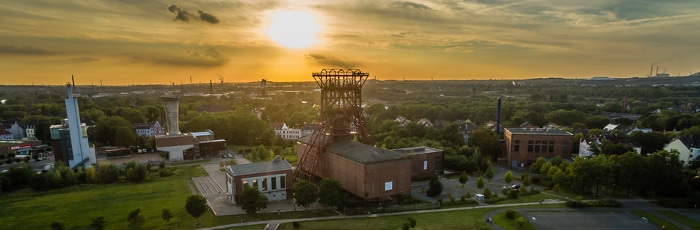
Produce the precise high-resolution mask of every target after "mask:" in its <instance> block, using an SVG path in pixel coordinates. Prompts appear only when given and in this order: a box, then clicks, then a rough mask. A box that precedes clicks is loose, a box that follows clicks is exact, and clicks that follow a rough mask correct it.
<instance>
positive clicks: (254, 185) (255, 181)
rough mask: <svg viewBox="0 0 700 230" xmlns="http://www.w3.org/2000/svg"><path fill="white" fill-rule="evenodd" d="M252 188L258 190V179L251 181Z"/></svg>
mask: <svg viewBox="0 0 700 230" xmlns="http://www.w3.org/2000/svg"><path fill="white" fill-rule="evenodd" d="M253 188H258V179H253Z"/></svg>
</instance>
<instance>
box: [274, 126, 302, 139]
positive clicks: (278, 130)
mask: <svg viewBox="0 0 700 230" xmlns="http://www.w3.org/2000/svg"><path fill="white" fill-rule="evenodd" d="M270 126H271V128H272V130H274V131H275V134H277V136H280V137H282V139H285V140H296V139H299V138H301V137H302V131H301V129H293V128H289V126H287V124H286V123H272V124H270Z"/></svg>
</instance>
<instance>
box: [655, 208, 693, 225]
mask: <svg viewBox="0 0 700 230" xmlns="http://www.w3.org/2000/svg"><path fill="white" fill-rule="evenodd" d="M657 212H658V213H661V215H664V216H666V217H668V218H671V219H672V220H675V221H677V222H678V223H681V224H683V225H685V226H688V227H690V228H692V229H700V222H697V221H695V220H693V219H690V218H688V217H686V216H684V215H681V214H679V213H677V212H674V211H657Z"/></svg>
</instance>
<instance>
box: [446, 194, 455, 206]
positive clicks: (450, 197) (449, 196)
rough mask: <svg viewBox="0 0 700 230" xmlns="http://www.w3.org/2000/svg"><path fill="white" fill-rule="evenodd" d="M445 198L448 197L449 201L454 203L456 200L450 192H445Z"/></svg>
mask: <svg viewBox="0 0 700 230" xmlns="http://www.w3.org/2000/svg"><path fill="white" fill-rule="evenodd" d="M447 199H450V202H451V203H452V204H454V203H456V202H455V197H454V196H452V194H447Z"/></svg>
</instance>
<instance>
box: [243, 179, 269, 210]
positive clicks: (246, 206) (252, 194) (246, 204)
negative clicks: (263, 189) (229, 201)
mask: <svg viewBox="0 0 700 230" xmlns="http://www.w3.org/2000/svg"><path fill="white" fill-rule="evenodd" d="M238 202H240V204H241V208H242V209H243V210H245V212H246V213H248V214H250V215H253V214H255V213H256V212H257V211H258V210H262V209H263V208H266V207H267V197H266V196H265V195H263V194H261V193H260V191H258V189H257V188H253V187H250V186H249V185H246V186H245V188H243V193H242V194H241V196H240V197H239V198H238Z"/></svg>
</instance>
